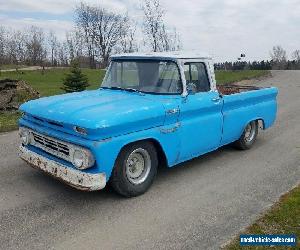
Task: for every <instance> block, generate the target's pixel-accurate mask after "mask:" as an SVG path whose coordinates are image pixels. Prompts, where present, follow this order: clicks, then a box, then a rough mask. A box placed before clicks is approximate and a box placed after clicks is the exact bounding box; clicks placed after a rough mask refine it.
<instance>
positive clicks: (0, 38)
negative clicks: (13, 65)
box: [0, 26, 6, 65]
mask: <svg viewBox="0 0 300 250" xmlns="http://www.w3.org/2000/svg"><path fill="white" fill-rule="evenodd" d="M5 34H6V30H5V28H4V27H3V26H0V65H1V64H4V63H5V59H6V58H5V46H6V35H5Z"/></svg>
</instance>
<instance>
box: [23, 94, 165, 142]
mask: <svg viewBox="0 0 300 250" xmlns="http://www.w3.org/2000/svg"><path fill="white" fill-rule="evenodd" d="M20 110H21V111H23V112H25V113H26V114H28V115H29V116H34V117H37V118H40V119H41V118H42V119H46V120H48V121H54V122H57V123H59V124H61V125H63V127H69V129H72V130H73V126H74V125H76V126H79V127H82V128H85V129H87V130H88V134H90V133H92V134H94V133H97V134H101V135H102V136H101V137H112V136H116V135H120V134H124V133H130V132H134V131H139V130H143V129H148V128H151V127H157V126H161V125H163V123H164V119H165V109H164V106H163V104H162V103H161V102H157V101H153V100H152V99H151V97H150V96H149V95H143V94H139V93H132V92H128V91H122V90H108V89H100V90H94V91H83V92H79V93H70V94H64V95H58V96H52V97H44V98H40V99H37V100H33V101H29V102H27V103H24V104H23V105H21V107H20ZM96 131H97V132H96Z"/></svg>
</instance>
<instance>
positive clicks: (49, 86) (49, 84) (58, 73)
mask: <svg viewBox="0 0 300 250" xmlns="http://www.w3.org/2000/svg"><path fill="white" fill-rule="evenodd" d="M68 71H69V69H46V70H45V71H44V74H43V71H42V70H35V71H23V74H22V72H2V73H1V76H0V78H2V79H3V78H11V79H18V80H19V79H20V80H24V81H25V82H27V83H28V84H30V85H31V86H32V87H33V88H34V89H36V90H37V91H38V92H39V93H40V94H41V95H42V96H51V95H56V94H62V93H64V91H63V90H61V89H60V88H61V87H62V81H63V78H64V77H65V74H66V73H67V72H68ZM82 72H83V73H84V74H86V75H87V77H88V79H89V83H90V84H91V86H90V87H89V89H96V88H98V87H99V86H100V82H101V81H102V78H103V77H104V74H105V71H104V70H95V69H83V70H82Z"/></svg>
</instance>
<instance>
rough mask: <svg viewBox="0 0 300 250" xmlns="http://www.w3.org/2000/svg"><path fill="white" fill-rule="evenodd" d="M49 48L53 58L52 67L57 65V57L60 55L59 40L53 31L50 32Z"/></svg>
mask: <svg viewBox="0 0 300 250" xmlns="http://www.w3.org/2000/svg"><path fill="white" fill-rule="evenodd" d="M48 46H49V50H50V56H51V66H54V65H56V64H57V55H58V51H57V49H58V40H57V37H56V35H55V34H54V32H53V31H50V32H49V34H48Z"/></svg>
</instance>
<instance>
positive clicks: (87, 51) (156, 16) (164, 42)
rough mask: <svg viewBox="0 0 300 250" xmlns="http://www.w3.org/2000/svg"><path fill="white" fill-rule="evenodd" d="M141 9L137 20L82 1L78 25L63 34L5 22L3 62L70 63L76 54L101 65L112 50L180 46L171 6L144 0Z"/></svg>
mask: <svg viewBox="0 0 300 250" xmlns="http://www.w3.org/2000/svg"><path fill="white" fill-rule="evenodd" d="M141 10H142V12H143V17H142V20H133V19H131V18H130V17H129V15H128V14H127V13H119V12H115V11H113V10H110V9H107V8H104V7H101V6H94V5H89V4H86V3H84V2H82V3H80V4H79V5H78V6H76V8H75V20H74V29H73V30H72V31H69V32H67V33H66V36H65V38H64V39H59V38H58V37H57V35H56V34H55V33H54V32H48V33H47V32H45V31H44V30H43V29H42V28H39V27H35V26H32V27H28V28H27V29H25V30H11V29H9V28H8V27H3V26H0V67H1V65H4V64H14V65H41V66H67V65H69V64H70V62H72V61H73V60H74V59H77V61H79V62H80V64H81V66H86V67H90V68H96V67H106V66H107V63H108V58H109V56H110V55H111V54H112V53H126V52H135V51H138V50H141V49H145V48H146V49H147V50H151V51H174V50H179V49H180V48H181V40H180V36H179V34H178V32H177V31H176V29H175V28H174V27H168V26H167V25H166V24H165V13H166V10H165V9H164V8H163V6H162V5H161V3H160V0H143V1H142V2H141ZM138 22H139V23H142V25H140V24H139V25H138ZM137 33H139V36H138V35H137ZM137 37H139V38H140V37H142V39H137Z"/></svg>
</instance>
